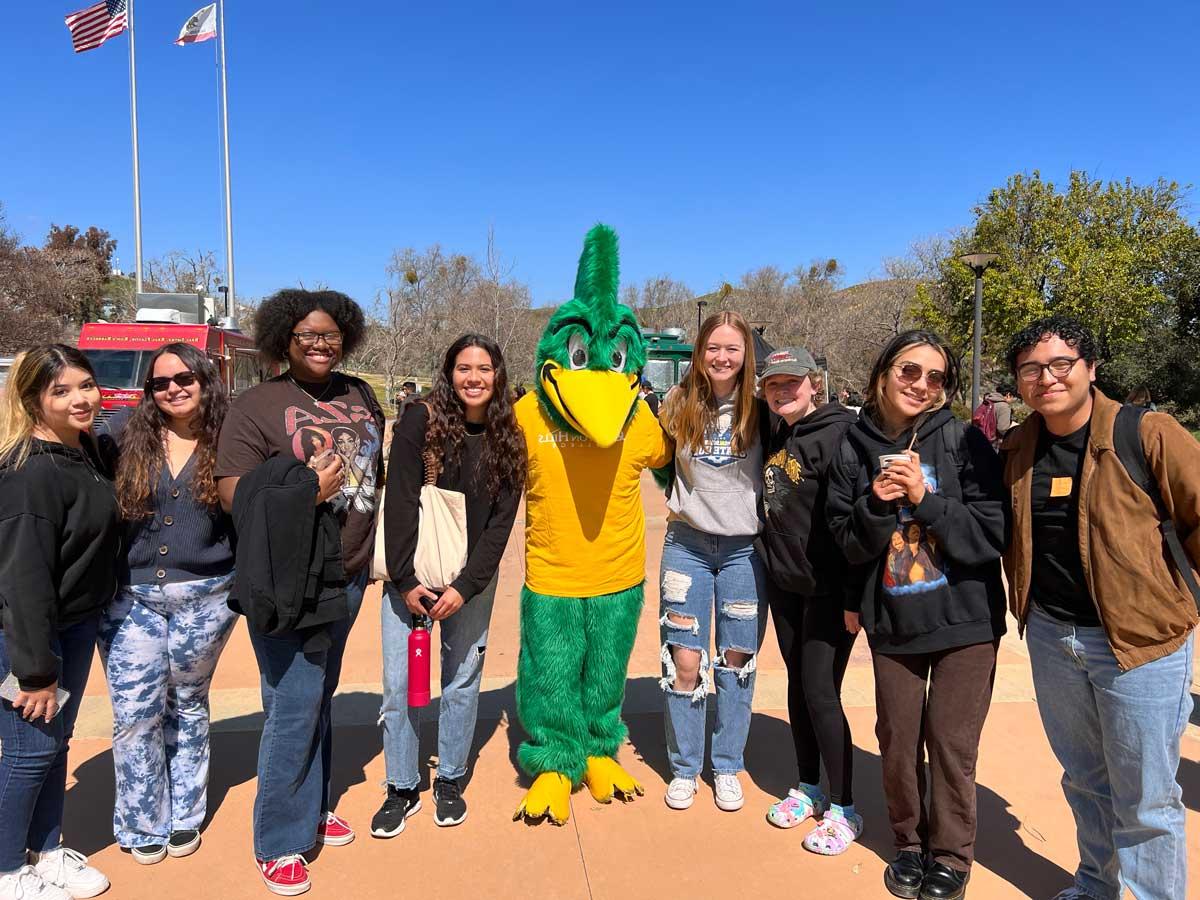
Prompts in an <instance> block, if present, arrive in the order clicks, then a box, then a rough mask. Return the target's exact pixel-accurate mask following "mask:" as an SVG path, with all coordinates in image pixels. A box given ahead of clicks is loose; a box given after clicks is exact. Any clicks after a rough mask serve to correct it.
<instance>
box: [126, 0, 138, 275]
mask: <svg viewBox="0 0 1200 900" xmlns="http://www.w3.org/2000/svg"><path fill="white" fill-rule="evenodd" d="M125 15H126V17H127V19H128V21H127V22H126V24H127V25H128V28H127V29H126V30H127V31H128V32H129V119H130V121H131V122H132V125H133V248H134V265H135V266H136V269H135V270H134V290H136V291H137V293H139V294H140V293H141V292H142V174H141V172H142V170H141V163H140V162H139V161H138V114H137V53H136V51H135V49H134V45H133V0H128V5H127V6H126V9H125Z"/></svg>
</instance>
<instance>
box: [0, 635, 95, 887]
mask: <svg viewBox="0 0 1200 900" xmlns="http://www.w3.org/2000/svg"><path fill="white" fill-rule="evenodd" d="M99 624H100V616H99V615H95V616H91V617H90V618H87V619H85V620H84V621H82V622H80V623H78V624H76V625H72V626H71V627H70V628H64V629H63V630H62V631H60V632H58V633H57V635H55V636H54V638H53V639H52V640H51V644H50V646H51V648H52V649H53V650H54V652H55V654H57V655H58V658H59V675H58V686H59V687H60V688H62V689H63V690H65V691H70V693H71V699H69V700H68V701H67V704H66V706H64V707H63V708H62V709H61V710H60V711H59V713H58V715H57V716H55V717H54V718H53V719H51V720H50V722H49V723H47V722H44V721H43V720H41V719H37V720H36V721H33V722H26V721H25V720H24V719H22V718H21V713H20V712H19V711H18V710H17V709H15V708H14V707H13V705H12V704H11V703H9V702H8V701H7V700H0V747H3V751H2V752H0V872H15V871H16V870H17V869H19V868H21V866H23V865H25V851H27V850H33V851H35V852H37V853H41V852H43V851H45V850H53V849H54V848H55V847H57V846H58V845H59V843H60V842H61V841H62V820H63V805H64V803H65V802H66V798H67V750H68V749H69V747H70V743H71V733H72V732H73V731H74V730H75V718H76V717H77V716H78V715H79V704H80V702H81V701H82V700H83V692H84V690H85V689H86V688H87V681H88V670H89V669H90V668H91V666H92V654H93V653H95V652H96V629H97V628H98V627H99ZM11 666H12V662H11V661H10V659H9V655H8V642H7V637H6V635H5V634H4V632H3V631H0V680H3V679H5V678H7V677H8V673H9V672H10V671H11Z"/></svg>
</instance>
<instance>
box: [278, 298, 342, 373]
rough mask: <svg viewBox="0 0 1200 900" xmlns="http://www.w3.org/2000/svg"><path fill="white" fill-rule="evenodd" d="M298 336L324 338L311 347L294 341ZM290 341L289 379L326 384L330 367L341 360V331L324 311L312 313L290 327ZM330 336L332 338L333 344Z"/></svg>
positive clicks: (330, 371)
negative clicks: (290, 374)
mask: <svg viewBox="0 0 1200 900" xmlns="http://www.w3.org/2000/svg"><path fill="white" fill-rule="evenodd" d="M297 334H306V335H308V334H312V335H323V336H324V337H320V338H317V339H316V340H315V341H314V343H312V344H311V345H310V346H305V344H304V343H303V342H302V341H301V340H300V339H298V338H296V337H295V335H297ZM292 335H293V336H292V341H291V343H290V344H288V365H289V366H290V367H291V373H292V377H294V378H296V379H298V380H299V381H308V382H316V383H318V384H319V383H320V382H323V381H328V380H329V377H330V375H332V374H333V367H334V366H336V365H337V364H338V361H339V360H340V359H341V358H342V342H341V331H340V330H339V329H338V324H337V322H335V321H334V319H333V317H332V316H331V315H329V313H327V312H325V310H323V309H314V310H313V311H312V312H310V313H309V314H308V315H307V316H305V317H304V318H303V319H301V320H300V321H299V322H297V323H296V324H295V325H293V326H292ZM329 335H334V337H333V338H332V340H333V341H334V343H333V344H330V343H329V337H328V336H329Z"/></svg>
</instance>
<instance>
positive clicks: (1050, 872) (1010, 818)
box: [626, 678, 1200, 897]
mask: <svg viewBox="0 0 1200 900" xmlns="http://www.w3.org/2000/svg"><path fill="white" fill-rule="evenodd" d="M635 681H636V682H649V683H650V685H651V686H652V688H653V690H654V691H656V692H659V696H660V697H661V692H660V691H659V687H658V679H655V678H641V679H634V681H631V682H630V688H631V689H632V688H633V685H634V682H635ZM627 696H628V693H627ZM659 703H661V700H660V701H659ZM641 708H644V707H641ZM626 721H627V722H628V723H629V739H630V742H631V743H632V744H633V747H634V750H635V752H636V753H637V755H638V757H639V758H640V759H642V760H643V761H644V762H645V763H646V764H647V765H648V766H650V768H652V769H654V771H655V772H656V773H658V775H659V777H660V778H662V780H663V782H664V784H665V783H667V782H669V781H670V780H671V770H670V765H669V764H668V761H667V750H666V740H665V737H664V733H663V722H662V715H661V714H660V713H654V714H641V715H636V714H635V715H629V716H626ZM712 728H713V715H712V703H711V702H710V704H709V718H708V735H709V741H711V734H712ZM745 761H746V775H747V776H748V777H749V778H751V779H752V780H753V781H754V783H755V784H756V785H757V786H758V787H759V788H761V789H762V790H763V791H764V792H766V793H767V794H770V795H771V796H773V797H782V796H784V795H785V794H786V793H787V791H788V789H789V788H793V787H795V786H796V781H797V772H796V764H795V752H794V750H793V749H792V730H791V726H790V725H789V724H788V722H787V719H786V718H783V714H782V713H781V714H780V716H779V717H776V716H774V715H769V714H766V713H760V712H756V713H754V714H753V716H752V718H751V721H750V737H749V739H748V740H747V742H746V755H745ZM1185 762H1186V761H1185ZM705 765H706V767H707V766H708V760H707V759H706V760H705ZM1190 765H1192V766H1193V767H1194V768H1195V769H1197V770H1200V766H1197V765H1196V764H1195V763H1191V764H1190ZM1197 775H1200V771H1198V772H1197ZM703 777H704V779H705V780H706V781H709V780H710V779H711V775H710V774H708V773H707V771H706V773H705V775H704V776H703ZM1180 780H1181V781H1182V780H1183V779H1182V772H1181V779H1180ZM1185 793H1186V792H1185ZM977 796H978V817H979V828H978V836H977V838H976V843H975V857H976V860H977V861H978V862H979V864H980V865H982V866H983V867H984V868H986V869H988V870H990V871H992V872H994V873H995V874H996V875H998V876H999V877H1000V878H1002V879H1004V880H1005V881H1007V882H1008V883H1009V884H1011V885H1012V886H1013V887H1014V888H1015V889H1017V890H1018V891H1020V893H1021V894H1022V895H1023V896H1028V897H1038V896H1043V897H1049V896H1051V895H1053V894H1054V893H1055V892H1056V891H1058V890H1059V889H1060V888H1061V887H1062V886H1063V885H1064V884H1066V883H1069V882H1070V881H1071V873H1069V872H1066V871H1065V870H1063V869H1062V868H1061V867H1060V866H1058V865H1057V864H1056V863H1053V862H1051V861H1050V860H1048V859H1045V858H1044V857H1042V856H1039V855H1038V854H1037V853H1036V852H1035V851H1034V850H1032V849H1030V848H1029V847H1028V846H1026V845H1025V842H1024V841H1023V840H1022V838H1021V836H1020V834H1018V832H1019V831H1020V830H1021V828H1022V824H1021V821H1020V820H1019V819H1018V818H1017V817H1016V816H1014V815H1013V814H1012V812H1010V810H1009V803H1008V801H1007V800H1006V799H1005V798H1004V797H1002V796H1000V795H999V794H997V793H996V792H995V791H993V790H991V789H990V788H989V787H987V786H986V785H983V784H979V785H977ZM854 801H855V806H856V807H857V809H858V811H859V813H860V814H861V815H862V817H863V819H864V821H865V822H866V829H865V830H864V832H863V835H862V837H861V838H860V842H861V843H862V845H863V846H864V847H866V848H868V849H869V850H871V851H872V852H874V853H875V854H876V855H877V856H878V857H879V858H880V859H882V860H884V861H885V862H890V861H891V859H892V857H893V855H894V849H895V845H894V844H893V842H892V834H891V829H890V828H889V827H888V818H887V806H886V801H885V799H884V796H883V784H882V771H881V766H880V760H879V756H878V755H877V754H874V753H870V752H868V751H866V750H862V749H861V748H858V747H856V748H855V750H854ZM761 812H762V815H763V816H765V815H766V813H767V810H766V809H763V810H762V811H761ZM1026 833H1027V834H1028V835H1029V837H1030V838H1032V839H1033V840H1035V841H1036V840H1040V837H1039V836H1038V835H1036V834H1034V833H1032V832H1026Z"/></svg>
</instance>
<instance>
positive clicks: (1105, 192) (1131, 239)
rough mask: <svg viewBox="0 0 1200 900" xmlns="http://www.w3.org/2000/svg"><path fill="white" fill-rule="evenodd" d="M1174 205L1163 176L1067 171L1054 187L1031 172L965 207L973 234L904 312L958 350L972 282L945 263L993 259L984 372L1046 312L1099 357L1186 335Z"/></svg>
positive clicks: (1191, 291)
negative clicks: (1096, 346) (1086, 329)
mask: <svg viewBox="0 0 1200 900" xmlns="http://www.w3.org/2000/svg"><path fill="white" fill-rule="evenodd" d="M1183 201H1184V191H1183V189H1182V188H1181V187H1180V186H1179V185H1178V184H1176V183H1175V182H1171V181H1166V180H1164V179H1159V180H1158V181H1156V182H1154V183H1153V184H1149V185H1137V184H1134V183H1133V182H1132V181H1131V180H1129V179H1126V180H1125V181H1123V182H1107V183H1105V182H1102V181H1100V180H1097V179H1092V178H1090V177H1089V176H1088V175H1087V173H1085V172H1078V171H1077V172H1072V173H1071V175H1070V179H1069V181H1068V184H1067V187H1066V189H1065V190H1059V189H1058V188H1057V187H1056V186H1055V185H1054V184H1053V183H1052V182H1049V181H1045V180H1043V178H1042V176H1041V174H1040V173H1039V172H1037V171H1034V172H1033V173H1031V174H1028V175H1014V176H1012V177H1011V178H1009V180H1008V182H1007V183H1006V184H1005V185H1004V186H1003V187H1000V188H996V189H995V190H993V191H991V193H989V195H988V198H987V200H986V201H985V202H984V203H982V204H980V205H979V206H977V207H976V208H975V210H974V214H975V224H974V227H973V228H971V229H969V230H967V231H965V232H964V233H963V234H961V235H959V236H958V237H956V238H955V239H954V241H952V243H951V247H950V252H949V253H947V254H946V255H945V257H943V259H942V261H941V263H940V266H939V273H938V278H937V279H936V281H934V282H933V283H932V284H930V285H928V286H922V287H921V288H920V289H918V292H917V297H916V300H915V303H914V312H915V314H916V316H917V318H918V320H919V321H921V322H922V324H925V325H927V326H929V327H932V328H935V329H938V330H940V331H942V332H943V333H944V334H945V336H946V337H947V338H948V339H950V340H951V341H952V342H953V343H955V344H956V345H958V346H960V347H962V348H966V347H967V346H969V344H970V341H971V330H972V327H973V309H974V294H973V283H974V276H973V275H972V273H971V271H970V270H969V269H968V268H967V267H966V266H964V265H963V264H962V263H961V262H959V261H958V258H957V257H958V256H959V255H961V254H963V253H969V252H973V251H983V250H987V251H992V252H995V253H998V254H999V255H1000V257H999V259H998V260H997V262H996V265H995V267H994V268H992V269H989V270H988V272H987V274H986V275H985V276H984V309H983V319H984V334H983V338H984V340H983V348H984V350H983V355H984V362H985V368H989V367H994V366H995V365H996V364H997V363H999V361H1000V360H999V356H1000V355H1001V353H1002V352H1003V348H1004V343H1005V342H1006V340H1007V338H1008V336H1009V335H1011V334H1012V333H1013V332H1014V331H1016V330H1018V329H1020V328H1021V327H1023V326H1025V325H1027V324H1029V322H1031V321H1033V320H1034V319H1036V318H1038V317H1039V316H1042V315H1046V314H1047V313H1050V312H1063V313H1069V314H1072V315H1075V316H1078V317H1079V318H1080V319H1082V320H1083V321H1084V322H1085V323H1086V324H1087V325H1089V326H1090V327H1091V328H1092V329H1093V330H1094V331H1095V333H1096V336H1097V338H1098V339H1099V341H1100V345H1101V347H1102V350H1103V353H1104V355H1105V356H1106V357H1110V356H1113V355H1115V354H1120V353H1123V352H1128V351H1129V350H1131V349H1132V348H1136V347H1138V346H1140V345H1142V344H1143V342H1144V341H1145V340H1146V339H1147V336H1148V335H1149V334H1151V333H1152V332H1155V331H1156V330H1157V329H1160V328H1162V327H1164V326H1165V327H1167V328H1169V329H1182V330H1184V331H1185V332H1186V333H1195V332H1196V331H1197V330H1200V297H1198V296H1197V290H1198V288H1197V279H1196V275H1197V273H1198V272H1200V244H1197V233H1196V229H1195V228H1194V227H1193V226H1192V225H1191V224H1190V223H1189V222H1188V221H1187V219H1186V218H1185V217H1184V215H1183ZM988 363H990V364H991V366H989V365H988Z"/></svg>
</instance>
